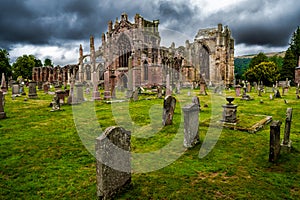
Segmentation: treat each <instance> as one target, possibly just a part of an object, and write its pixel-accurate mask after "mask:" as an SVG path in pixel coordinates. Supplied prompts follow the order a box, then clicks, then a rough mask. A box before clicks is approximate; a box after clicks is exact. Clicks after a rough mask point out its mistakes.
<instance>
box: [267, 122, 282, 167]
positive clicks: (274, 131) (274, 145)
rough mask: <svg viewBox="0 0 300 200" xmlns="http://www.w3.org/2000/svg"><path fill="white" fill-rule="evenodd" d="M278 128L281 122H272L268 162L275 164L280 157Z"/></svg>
mask: <svg viewBox="0 0 300 200" xmlns="http://www.w3.org/2000/svg"><path fill="white" fill-rule="evenodd" d="M280 126H281V121H278V120H275V121H273V122H272V123H271V125H270V151H269V161H270V162H276V161H277V160H278V158H279V155H280Z"/></svg>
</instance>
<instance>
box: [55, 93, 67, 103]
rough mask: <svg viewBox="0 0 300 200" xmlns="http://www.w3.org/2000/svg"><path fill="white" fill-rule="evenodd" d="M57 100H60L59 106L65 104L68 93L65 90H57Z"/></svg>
mask: <svg viewBox="0 0 300 200" xmlns="http://www.w3.org/2000/svg"><path fill="white" fill-rule="evenodd" d="M55 94H56V96H57V98H58V101H59V104H65V96H66V93H65V91H63V90H57V91H56V92H55Z"/></svg>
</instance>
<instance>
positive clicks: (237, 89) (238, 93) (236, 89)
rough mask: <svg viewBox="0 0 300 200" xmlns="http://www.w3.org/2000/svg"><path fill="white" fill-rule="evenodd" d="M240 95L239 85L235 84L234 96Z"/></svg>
mask: <svg viewBox="0 0 300 200" xmlns="http://www.w3.org/2000/svg"><path fill="white" fill-rule="evenodd" d="M240 95H241V86H240V85H236V86H235V96H237V97H239V96H240Z"/></svg>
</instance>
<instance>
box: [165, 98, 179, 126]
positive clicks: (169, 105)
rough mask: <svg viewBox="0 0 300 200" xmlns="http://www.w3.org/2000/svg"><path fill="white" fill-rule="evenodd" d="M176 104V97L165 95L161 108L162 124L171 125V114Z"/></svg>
mask: <svg viewBox="0 0 300 200" xmlns="http://www.w3.org/2000/svg"><path fill="white" fill-rule="evenodd" d="M175 106H176V99H175V97H173V96H166V97H165V99H164V108H163V119H162V124H163V126H167V125H171V124H172V122H173V115H174V111H175Z"/></svg>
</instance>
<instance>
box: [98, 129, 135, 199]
mask: <svg viewBox="0 0 300 200" xmlns="http://www.w3.org/2000/svg"><path fill="white" fill-rule="evenodd" d="M130 140H131V134H130V131H126V130H125V129H124V128H122V127H116V126H112V127H109V128H107V129H106V130H105V131H104V133H103V134H102V135H101V136H100V137H98V138H97V139H96V159H97V165H96V169H97V196H98V198H99V199H112V198H113V197H114V195H116V194H117V193H119V192H120V191H122V190H123V189H125V188H127V187H128V186H129V185H130V182H131V162H130V157H131V154H130Z"/></svg>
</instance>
